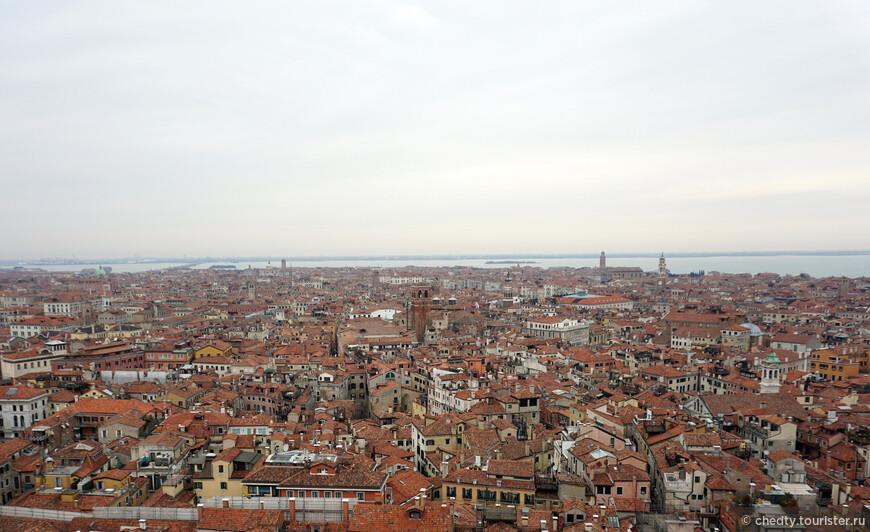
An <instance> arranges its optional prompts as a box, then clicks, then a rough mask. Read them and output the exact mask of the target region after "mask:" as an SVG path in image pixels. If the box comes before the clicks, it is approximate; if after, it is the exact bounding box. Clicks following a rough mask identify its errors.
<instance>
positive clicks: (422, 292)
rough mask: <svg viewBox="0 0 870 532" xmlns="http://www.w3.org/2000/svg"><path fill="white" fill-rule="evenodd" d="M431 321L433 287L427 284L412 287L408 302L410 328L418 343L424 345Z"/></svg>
mask: <svg viewBox="0 0 870 532" xmlns="http://www.w3.org/2000/svg"><path fill="white" fill-rule="evenodd" d="M431 319H432V287H431V286H429V285H427V284H415V285H412V286H411V299H410V301H409V302H408V328H409V329H413V330H414V333H415V335H416V336H417V341H418V342H420V343H423V338H424V337H425V336H426V327H428V326H429V321H430V320H431Z"/></svg>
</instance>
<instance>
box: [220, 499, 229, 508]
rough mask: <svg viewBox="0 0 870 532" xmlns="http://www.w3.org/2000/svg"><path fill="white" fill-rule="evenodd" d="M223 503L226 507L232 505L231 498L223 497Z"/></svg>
mask: <svg viewBox="0 0 870 532" xmlns="http://www.w3.org/2000/svg"><path fill="white" fill-rule="evenodd" d="M221 503H223V507H224V508H229V507H230V500H229V499H223V500H221Z"/></svg>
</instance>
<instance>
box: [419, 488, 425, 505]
mask: <svg viewBox="0 0 870 532" xmlns="http://www.w3.org/2000/svg"><path fill="white" fill-rule="evenodd" d="M425 500H426V488H420V495H419V496H417V508H422V507H423V501H425Z"/></svg>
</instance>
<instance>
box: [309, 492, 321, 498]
mask: <svg viewBox="0 0 870 532" xmlns="http://www.w3.org/2000/svg"><path fill="white" fill-rule="evenodd" d="M318 497H320V492H319V491H312V492H311V498H312V499H316V498H318Z"/></svg>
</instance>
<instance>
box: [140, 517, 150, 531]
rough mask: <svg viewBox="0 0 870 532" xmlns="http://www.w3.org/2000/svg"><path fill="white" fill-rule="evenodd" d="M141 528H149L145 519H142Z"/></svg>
mask: <svg viewBox="0 0 870 532" xmlns="http://www.w3.org/2000/svg"><path fill="white" fill-rule="evenodd" d="M139 528H140V529H142V530H148V523H147V522H146V521H145V520H144V519H140V520H139Z"/></svg>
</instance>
